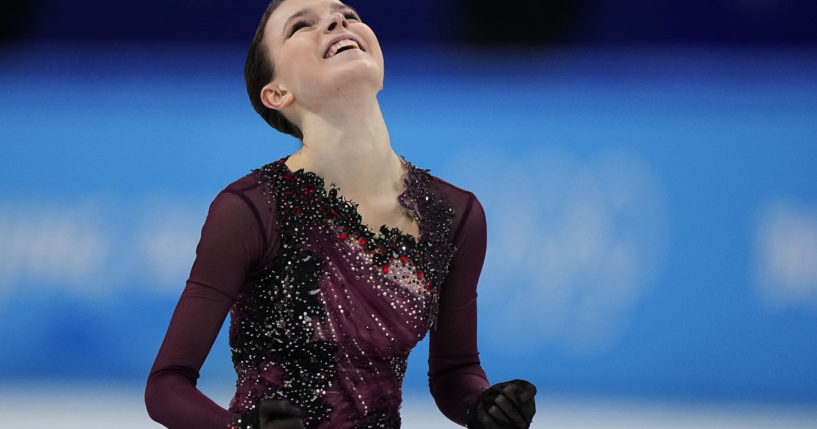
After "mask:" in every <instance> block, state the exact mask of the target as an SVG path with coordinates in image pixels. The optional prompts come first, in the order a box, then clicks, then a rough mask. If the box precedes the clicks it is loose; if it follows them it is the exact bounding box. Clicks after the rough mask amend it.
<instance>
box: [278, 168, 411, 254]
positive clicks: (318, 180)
mask: <svg viewBox="0 0 817 429" xmlns="http://www.w3.org/2000/svg"><path fill="white" fill-rule="evenodd" d="M290 156H291V155H287V156H285V157H283V158H281V160H280V161H279V162H280V163H281V166H282V168H283V171H284V172H286V173H289V174H293V175H299V176H301V177H303V178H306V179H307V180H311V181H312V182H314V183H315V186H316V188H317V189H319V192H322V195H321V196H322V197H323V198H325V199H333V198H334V200H335V201H336V202H337V203H339V204H343V205H345V206H347V207H349V209H350V210H351V211H352V212H353V213H355V215H356V217H357V219H359V221H358V222H357V223H358V224H359V225H360V227H361V228H363V229H364V230H365V231H368V232H369V233H370V234H371V235H372V236H373V237H377V238H381V239H384V240H385V239H388V237H389V236H390V235H392V234H395V233H396V234H397V235H398V236H401V237H407V238H409V239H410V240H412V241H413V243H414V244H415V245H417V244H419V243H420V241H421V240H422V239H423V237H424V235H425V233H424V228H423V225H422V223H421V222H420V218H419V217H418V216H417V213H413V215H414V216H413V217H412V218H413V219H414V222H415V223H416V224H417V230H418V232H419V234H418V235H417V236H414V234H411V233H408V232H405V231H403V230H401V229H400V228H399V227H396V226H394V227H392V226H389V225H386V224H383V225H381V226H380V227H378V229H377V230H376V231H375V230H372V228H371V227H370V226H369V225H368V224H366V223H363V216H361V215H360V212H359V211H358V206H359V205H360V204H359V203H358V202H356V201H354V200H351V199H347V198H346V197H344V196H343V195H342V194H341V193H340V187H339V186H337V185H336V184H335V183H334V182H330V183H329V189H326V180H325V179H324V178H323V177H322V176H320V175H319V174H317V173H315V172H313V171H308V170H305V169H304V168H298V169H296V170H295V171H292V170H291V169H290V168H289V166H287V164H286V161H287V160H288V159H289V157H290ZM400 162H401V163H402V164H403V167H404V168H405V170H404V171H403V175H402V176H401V181H402V183H403V186H404V188H403V191H402V192H401V193H400V194H398V196H397V198H396V200H397V204H398V205H400V206H401V207H403V208H404V209H405V210H407V211H410V212H414V210H415V209H414V208H412V207H408V206H407V205H406V204H405V203H404V200H405V198H407V197H408V196H410V192H409V189H410V186H411V185H410V183H415V182H416V181H415V180H411V176H412V175H413V174H414V173H415V171H414V168H415V167H414V166H413V165H412V164H411V163H410V162H408V161H407V160H406V158H405V157H404V156H403V155H402V154H401V155H400ZM332 190H334V191H335V192H334V193H333V192H332ZM333 194H334V196H333ZM415 206H416V205H415ZM383 228H385V229H386V232H387V233H386V234H384V233H383V232H382V229H383Z"/></svg>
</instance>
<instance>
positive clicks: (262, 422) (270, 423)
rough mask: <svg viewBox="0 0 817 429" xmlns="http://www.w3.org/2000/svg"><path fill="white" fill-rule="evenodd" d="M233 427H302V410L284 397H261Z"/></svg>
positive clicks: (264, 428)
mask: <svg viewBox="0 0 817 429" xmlns="http://www.w3.org/2000/svg"><path fill="white" fill-rule="evenodd" d="M232 427H233V428H234V429H245V428H252V429H303V428H304V419H303V411H302V410H301V408H300V407H298V406H297V405H295V404H293V403H292V402H290V401H288V400H286V399H262V400H261V401H260V402H259V403H258V405H257V406H256V407H255V408H253V409H252V410H250V411H247V412H246V413H244V414H242V415H241V418H240V419H239V420H237V422H236V423H234V424H233V425H232Z"/></svg>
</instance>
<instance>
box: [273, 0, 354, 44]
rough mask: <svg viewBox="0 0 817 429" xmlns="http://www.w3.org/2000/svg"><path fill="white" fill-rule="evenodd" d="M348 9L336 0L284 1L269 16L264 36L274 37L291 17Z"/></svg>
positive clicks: (282, 29) (281, 30)
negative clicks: (305, 13)
mask: <svg viewBox="0 0 817 429" xmlns="http://www.w3.org/2000/svg"><path fill="white" fill-rule="evenodd" d="M345 8H348V6H347V5H345V4H344V3H342V2H340V1H338V0H286V1H285V2H283V3H281V5H280V6H278V7H277V8H276V9H275V11H273V12H272V15H270V17H269V20H268V21H267V27H266V28H265V33H266V34H265V36H272V37H275V36H277V35H279V33H281V32H283V31H284V25H285V24H286V22H287V20H289V19H290V17H292V16H293V15H296V14H299V13H304V12H307V13H308V12H310V11H314V12H318V13H320V12H323V11H327V10H329V11H331V10H338V9H345Z"/></svg>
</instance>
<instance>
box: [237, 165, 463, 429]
mask: <svg viewBox="0 0 817 429" xmlns="http://www.w3.org/2000/svg"><path fill="white" fill-rule="evenodd" d="M286 159H287V158H283V159H281V160H278V161H276V162H273V163H270V164H268V165H266V166H264V167H263V168H261V169H260V170H256V174H257V177H258V180H259V183H260V185H261V186H262V189H263V190H264V192H265V194H266V195H267V197H268V201H269V203H270V210H275V211H276V215H277V221H278V222H279V224H280V228H281V231H280V241H281V252H280V253H279V254H278V255H277V257H276V258H275V259H274V260H273V262H272V263H271V264H270V265H269V266H268V267H267V268H266V269H265V272H264V275H263V276H262V278H261V279H260V281H258V282H257V283H256V284H255V286H254V287H253V288H252V289H251V290H250V292H249V293H247V295H246V296H242V297H240V298H239V300H238V301H237V303H236V305H235V306H234V307H233V309H232V310H231V316H232V318H231V326H230V344H231V348H232V351H233V362H234V365H235V367H236V371H237V373H238V376H239V380H238V385H239V386H248V385H249V386H253V387H251V388H249V390H250V393H249V394H247V395H245V396H244V397H243V401H242V402H241V403H238V404H236V405H235V407H234V408H235V409H236V410H239V411H242V412H243V411H245V410H247V409H251V408H252V407H254V406H255V403H256V402H257V400H258V399H261V397H272V398H288V399H290V400H291V401H293V402H295V403H296V404H298V405H299V406H301V407H302V408H303V409H304V411H305V416H306V417H305V425H306V427H307V428H314V427H317V426H318V425H319V424H320V423H323V422H326V421H328V419H329V417H330V415H331V412H332V407H331V406H330V404H329V403H328V402H327V401H326V398H325V396H326V392H327V390H330V389H332V388H333V383H334V382H335V378H336V376H337V371H336V364H337V359H338V356H337V352H338V345H337V344H336V343H335V342H334V341H332V340H331V339H326V338H325V337H321V336H320V335H316V327H318V326H320V325H321V324H322V323H323V322H324V320H325V318H326V311H327V310H326V307H325V305H326V302H324V301H323V300H322V295H321V289H320V285H319V279H320V278H321V276H322V275H323V274H324V271H325V268H326V267H325V266H324V264H325V262H324V258H325V256H324V254H323V252H322V250H321V249H320V248H319V246H315V245H313V244H312V243H311V242H310V234H309V232H310V231H314V229H316V228H317V229H320V230H321V231H331V232H332V233H334V234H336V235H337V239H338V240H348V239H354V240H355V241H356V243H357V244H359V246H360V248H361V250H362V251H365V252H367V254H368V256H369V257H370V258H371V259H370V260H371V264H372V265H374V266H377V267H378V269H380V270H383V273H386V272H388V270H389V267H390V266H393V265H391V264H394V263H396V262H400V261H403V262H406V261H410V263H411V264H413V266H414V267H416V274H415V275H416V276H417V279H418V280H419V281H421V282H422V283H423V284H424V286H423V287H424V288H425V293H426V294H427V295H428V296H429V298H430V299H429V301H428V303H427V305H426V306H425V315H424V317H423V320H424V322H425V323H426V325H425V326H426V328H425V329H424V330H422V333H421V334H420V335H419V336H420V337H422V335H424V334H425V331H426V330H427V329H428V327H430V326H433V325H434V323H435V320H436V316H437V312H438V307H439V295H440V288H441V287H442V283H443V281H444V279H445V277H446V274H447V272H448V264H449V261H450V258H451V255H452V254H453V252H454V250H455V249H454V246H453V245H452V244H451V243H450V242H449V240H448V234H449V230H450V225H451V222H452V219H453V216H454V210H453V209H452V208H451V207H450V205H449V204H448V203H447V202H446V201H445V200H444V199H443V198H442V197H441V196H439V195H437V194H436V193H434V192H433V189H432V184H431V180H432V177H431V176H430V174H429V173H428V171H429V170H421V169H418V168H416V167H414V166H413V165H412V164H410V163H409V162H408V161H406V160H405V158H402V159H403V162H404V164H405V166H406V174H405V176H404V181H405V185H406V190H405V192H403V193H402V194H401V195H400V196H399V198H398V202H399V203H400V204H401V206H403V207H404V208H405V209H407V210H409V211H411V212H412V214H413V216H414V219H415V220H416V221H417V222H418V225H419V228H420V236H419V237H417V238H415V237H414V236H412V235H410V234H407V233H403V232H402V231H400V230H399V229H398V228H389V227H386V226H385V225H384V226H382V227H380V229H379V234H378V233H375V232H373V231H372V230H370V229H369V228H368V227H367V226H365V225H363V223H362V222H361V216H360V214H359V213H358V211H357V205H356V204H355V203H354V202H352V201H349V200H345V199H344V198H343V197H341V196H339V195H338V189H337V188H336V187H335V185H334V184H332V185H331V186H330V188H329V190H328V191H327V190H326V189H325V186H324V180H323V178H321V177H320V176H318V175H316V174H314V173H312V172H306V171H304V170H302V169H301V170H298V171H295V172H292V171H290V170H289V169H288V168H287V166H286V165H285V164H284V161H285V160H286ZM341 312H342V311H341ZM375 358H376V357H375ZM385 358H386V359H390V362H391V363H390V366H391V368H392V371H389V372H391V373H393V376H394V378H395V380H396V382H397V383H398V386H399V384H401V383H402V378H403V374H404V373H405V361H406V358H407V353H406V354H405V355H403V354H400V355H397V356H392V357H385ZM272 366H276V367H278V368H280V370H281V372H282V375H281V377H280V378H281V379H282V382H281V383H275V382H270V381H269V380H266V379H265V378H264V375H263V373H264V371H265V370H268V369H269V368H270V367H272ZM237 397H238V395H237ZM384 407H385V405H378V404H372V409H371V412H370V413H366V414H365V415H361V416H359V417H360V420H359V423H358V425H356V426H355V427H356V428H370V427H371V428H374V427H379V428H396V427H399V426H400V418H399V414H398V412H397V411H398V410H396V409H385V408H384Z"/></svg>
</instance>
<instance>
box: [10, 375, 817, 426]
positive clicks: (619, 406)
mask: <svg viewBox="0 0 817 429" xmlns="http://www.w3.org/2000/svg"><path fill="white" fill-rule="evenodd" d="M212 396H213V398H214V399H215V400H216V401H217V402H219V403H221V404H225V403H227V402H228V401H229V393H223V394H218V395H212ZM536 408H537V413H536V417H535V418H534V421H533V424H532V425H531V428H534V429H545V428H561V429H573V428H575V429H602V428H603V429H617V428H661V429H682V428H684V429H812V428H817V407H815V406H813V405H812V406H805V407H798V406H792V405H785V406H780V405H763V404H743V405H736V404H730V405H709V404H704V403H695V404H693V403H677V402H676V403H673V402H650V401H643V400H641V401H636V400H612V399H600V398H597V399H588V398H563V397H548V396H542V395H539V396H537V407H536ZM401 414H402V418H403V428H406V429H415V428H422V429H453V428H456V427H459V426H457V425H456V424H454V423H451V422H449V421H448V420H446V419H445V417H443V415H442V414H440V413H439V411H437V408H436V406H435V405H434V402H433V400H432V399H431V397H430V396H427V395H423V394H421V393H420V392H412V393H409V394H407V395H406V397H405V400H404V403H403V408H402V411H401ZM0 424H2V427H3V428H27V429H55V428H61V429H97V428H99V429H102V428H116V429H137V428H159V427H161V426H160V425H158V424H156V423H154V422H153V421H151V420H150V418H149V417H148V415H147V412H146V411H145V408H144V403H143V401H142V391H141V390H140V389H137V388H105V387H85V388H76V387H73V388H71V389H65V390H63V389H61V388H55V387H50V388H49V387H45V386H40V387H29V388H21V387H19V386H17V387H13V388H9V386H4V387H3V388H0Z"/></svg>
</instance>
